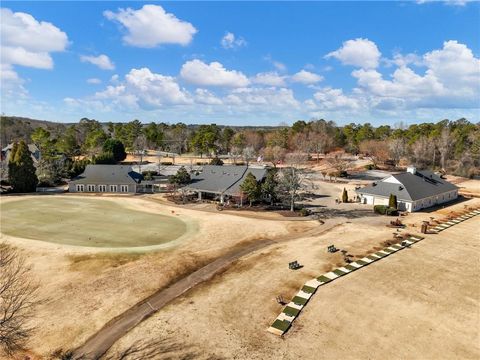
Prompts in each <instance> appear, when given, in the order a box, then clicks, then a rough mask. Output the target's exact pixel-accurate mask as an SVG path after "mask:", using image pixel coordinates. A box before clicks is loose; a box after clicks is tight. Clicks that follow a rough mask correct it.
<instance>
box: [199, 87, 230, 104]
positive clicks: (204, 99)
mask: <svg viewBox="0 0 480 360" xmlns="http://www.w3.org/2000/svg"><path fill="white" fill-rule="evenodd" d="M195 102H196V103H198V104H204V105H221V104H222V103H223V102H222V100H221V99H220V98H218V97H217V96H216V95H215V94H213V93H212V92H210V91H209V90H207V89H196V90H195Z"/></svg>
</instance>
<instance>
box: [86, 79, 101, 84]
mask: <svg viewBox="0 0 480 360" xmlns="http://www.w3.org/2000/svg"><path fill="white" fill-rule="evenodd" d="M87 83H88V84H92V85H98V84H101V83H102V80H100V79H97V78H90V79H87Z"/></svg>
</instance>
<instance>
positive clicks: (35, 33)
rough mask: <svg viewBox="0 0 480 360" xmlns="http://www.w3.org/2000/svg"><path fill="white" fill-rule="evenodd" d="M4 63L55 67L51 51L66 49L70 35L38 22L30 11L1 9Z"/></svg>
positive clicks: (51, 25)
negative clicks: (27, 12)
mask: <svg viewBox="0 0 480 360" xmlns="http://www.w3.org/2000/svg"><path fill="white" fill-rule="evenodd" d="M0 11H1V13H0V14H1V19H2V21H1V22H0V24H1V25H0V26H1V34H2V45H1V49H0V50H1V62H2V64H7V65H21V66H28V67H34V68H40V69H52V68H53V60H52V58H51V56H50V53H51V52H58V51H64V50H65V48H66V47H67V45H68V37H67V35H66V34H65V33H64V32H63V31H61V30H60V29H59V28H57V27H56V26H54V25H53V24H51V23H49V22H45V21H40V22H39V21H37V20H36V19H35V18H34V17H33V16H31V15H30V14H26V13H23V12H15V13H14V12H12V11H11V10H10V9H6V8H2V9H1V10H0Z"/></svg>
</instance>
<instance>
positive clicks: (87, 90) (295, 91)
mask: <svg viewBox="0 0 480 360" xmlns="http://www.w3.org/2000/svg"><path fill="white" fill-rule="evenodd" d="M479 23H480V3H478V2H469V1H461V0H456V1H446V2H430V1H425V2H422V1H420V2H413V1H412V2H243V3H240V2H147V3H144V2H101V1H98V2H8V1H4V2H3V3H2V21H1V24H2V28H1V31H2V32H1V37H2V58H1V66H2V68H1V70H2V73H1V85H2V94H1V105H2V112H3V113H5V114H8V115H18V116H28V117H32V118H40V119H47V120H54V121H63V122H70V121H78V119H80V118H82V117H89V118H95V119H98V120H100V121H114V122H121V121H130V120H132V119H135V118H137V119H140V120H141V121H143V122H150V121H156V122H171V123H172V122H178V121H182V122H186V123H211V122H215V123H217V124H231V125H277V124H279V123H282V122H286V123H292V122H293V121H295V120H298V119H305V120H308V119H312V118H325V119H329V120H334V121H336V122H337V123H339V124H345V123H349V122H367V121H368V122H371V123H373V124H376V125H379V124H391V125H393V124H395V123H397V122H399V121H403V122H406V123H414V122H422V121H438V120H441V119H444V118H450V119H457V118H460V117H466V118H468V119H469V120H471V121H474V122H478V121H480V105H479V102H480V100H479V99H480V60H479V54H480V48H479V47H480V31H479V25H478V24H479Z"/></svg>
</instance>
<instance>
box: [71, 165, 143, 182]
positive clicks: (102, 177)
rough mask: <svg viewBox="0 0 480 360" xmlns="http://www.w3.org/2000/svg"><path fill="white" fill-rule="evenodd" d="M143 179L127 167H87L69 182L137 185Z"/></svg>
mask: <svg viewBox="0 0 480 360" xmlns="http://www.w3.org/2000/svg"><path fill="white" fill-rule="evenodd" d="M142 179H143V176H142V174H139V173H137V172H135V171H133V170H132V167H131V166H127V165H87V167H86V168H85V171H84V172H83V173H82V174H80V175H78V176H77V177H75V178H74V179H73V180H72V181H71V182H72V183H75V184H99V185H103V184H105V185H116V184H138V183H140V181H141V180H142Z"/></svg>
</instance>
